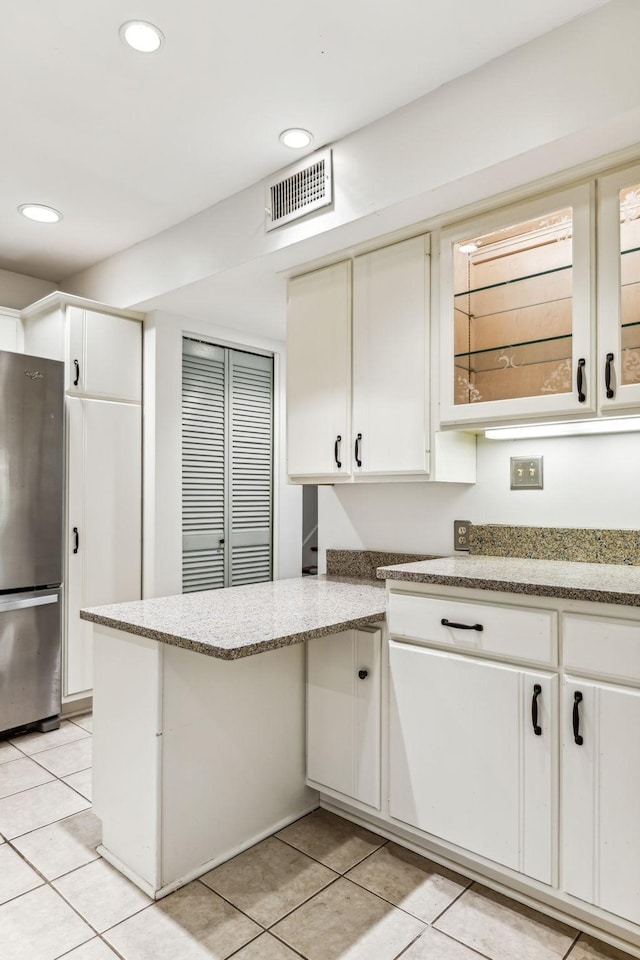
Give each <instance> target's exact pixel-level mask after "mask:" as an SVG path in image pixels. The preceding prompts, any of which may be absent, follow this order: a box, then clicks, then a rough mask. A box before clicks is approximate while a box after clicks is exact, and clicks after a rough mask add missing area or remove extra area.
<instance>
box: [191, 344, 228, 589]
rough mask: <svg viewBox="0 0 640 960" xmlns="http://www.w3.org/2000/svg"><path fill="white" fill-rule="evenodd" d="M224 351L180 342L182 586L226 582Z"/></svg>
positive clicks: (212, 586)
mask: <svg viewBox="0 0 640 960" xmlns="http://www.w3.org/2000/svg"><path fill="white" fill-rule="evenodd" d="M225 353H226V351H225V350H223V349H222V348H221V347H214V346H212V345H211V344H208V343H199V342H197V341H195V340H187V339H185V340H183V349H182V589H183V590H184V592H185V593H189V592H192V591H194V590H212V589H215V588H217V587H224V586H225V550H224V541H225V539H226V538H225V505H226V504H225V501H226V498H225V462H226V455H225V418H226V407H227V404H226V389H225V388H226V376H225V365H226V364H225V361H226V358H225Z"/></svg>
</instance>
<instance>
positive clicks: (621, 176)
mask: <svg viewBox="0 0 640 960" xmlns="http://www.w3.org/2000/svg"><path fill="white" fill-rule="evenodd" d="M598 187H599V221H598V264H599V275H598V276H599V285H598V322H599V331H598V333H599V336H598V362H599V367H600V371H599V376H600V378H601V389H600V408H601V412H602V413H604V414H606V413H617V412H620V413H623V412H624V411H625V410H627V411H629V408H631V407H635V408H640V165H638V166H636V167H632V168H630V169H629V168H627V169H626V170H623V171H621V172H619V173H614V174H611V175H610V176H607V177H602V178H601V179H600V180H599V182H598ZM629 412H631V411H629Z"/></svg>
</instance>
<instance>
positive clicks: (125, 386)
mask: <svg viewBox="0 0 640 960" xmlns="http://www.w3.org/2000/svg"><path fill="white" fill-rule="evenodd" d="M67 317H68V336H69V341H68V342H69V348H68V350H69V356H68V360H67V389H68V391H69V392H70V393H72V394H88V395H89V396H92V397H109V398H111V399H114V400H132V401H136V402H139V401H140V399H141V397H142V324H141V323H140V321H139V320H130V319H128V318H127V317H118V316H113V315H111V314H107V313H98V312H97V311H95V310H84V309H82V308H80V307H68V309H67Z"/></svg>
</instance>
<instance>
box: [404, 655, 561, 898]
mask: <svg viewBox="0 0 640 960" xmlns="http://www.w3.org/2000/svg"><path fill="white" fill-rule="evenodd" d="M390 669H391V706H390V711H391V712H390V742H389V762H390V800H389V813H390V815H391V817H393V818H394V819H396V820H401V821H403V822H404V823H407V824H410V825H411V826H413V827H417V828H419V829H420V830H423V831H425V832H426V833H429V834H431V835H432V836H434V837H437V838H439V839H441V840H445V841H448V842H449V843H452V844H455V845H456V846H457V847H462V848H464V849H466V850H468V851H470V852H472V853H474V854H477V855H479V856H481V857H485V858H487V859H488V860H492V861H494V862H495V863H499V864H502V865H504V866H506V867H510V868H511V869H513V870H516V871H518V872H520V873H523V874H525V875H526V876H529V877H533V878H535V879H536V880H539V881H541V882H542V883H546V884H551V883H552V882H553V879H554V872H555V853H554V850H553V840H554V835H555V834H554V824H555V821H556V816H557V815H556V807H555V803H554V800H553V790H552V787H553V786H555V784H554V760H555V757H556V743H557V707H556V697H557V693H556V687H557V680H556V677H555V676H554V675H552V674H550V673H546V672H543V671H539V670H527V669H523V668H519V667H512V666H507V665H503V664H498V663H490V662H488V661H485V660H481V659H479V658H472V657H465V656H459V655H458V654H452V653H449V652H441V651H436V650H430V649H427V648H424V647H416V646H413V645H410V644H403V643H396V642H391V644H390ZM536 710H537V729H538V731H539V732H538V734H536V731H535V729H534V725H533V721H534V716H533V712H534V711H536Z"/></svg>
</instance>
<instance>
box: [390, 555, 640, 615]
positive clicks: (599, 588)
mask: <svg viewBox="0 0 640 960" xmlns="http://www.w3.org/2000/svg"><path fill="white" fill-rule="evenodd" d="M378 577H379V578H381V579H387V580H408V581H412V582H414V583H434V584H440V585H441V586H447V587H469V588H471V589H475V590H498V591H501V592H506V593H519V594H527V595H528V596H532V597H561V598H562V599H565V600H566V599H569V600H591V601H595V602H599V603H622V604H626V605H627V606H631V607H640V567H635V566H634V567H631V566H625V565H623V564H612V563H573V562H568V561H562V560H523V559H515V558H512V557H480V556H474V557H445V558H443V559H442V560H426V561H423V562H421V563H404V564H400V565H399V566H394V567H380V568H379V569H378Z"/></svg>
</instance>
